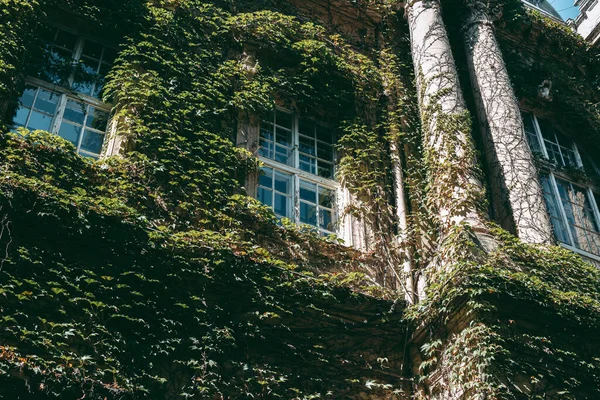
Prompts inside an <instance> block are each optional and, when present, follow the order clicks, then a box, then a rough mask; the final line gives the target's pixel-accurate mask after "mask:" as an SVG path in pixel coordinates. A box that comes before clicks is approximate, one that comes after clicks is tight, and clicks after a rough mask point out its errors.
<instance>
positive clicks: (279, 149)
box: [274, 145, 292, 165]
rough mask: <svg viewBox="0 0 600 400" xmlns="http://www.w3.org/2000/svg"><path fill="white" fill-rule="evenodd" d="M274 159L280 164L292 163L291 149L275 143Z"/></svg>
mask: <svg viewBox="0 0 600 400" xmlns="http://www.w3.org/2000/svg"><path fill="white" fill-rule="evenodd" d="M274 160H275V161H277V162H280V163H282V164H288V165H292V151H291V150H290V149H288V148H287V147H283V146H279V145H276V146H275V158H274Z"/></svg>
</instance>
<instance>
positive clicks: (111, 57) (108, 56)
mask: <svg viewBox="0 0 600 400" xmlns="http://www.w3.org/2000/svg"><path fill="white" fill-rule="evenodd" d="M115 58H117V51H116V50H115V49H111V48H110V47H105V48H104V54H103V55H102V62H103V63H106V64H108V65H112V64H114V63H115Z"/></svg>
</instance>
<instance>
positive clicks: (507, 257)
mask: <svg viewBox="0 0 600 400" xmlns="http://www.w3.org/2000/svg"><path fill="white" fill-rule="evenodd" d="M491 233H492V235H493V238H494V240H495V243H496V244H497V245H498V246H497V248H496V249H495V250H493V251H492V252H491V253H490V254H489V256H486V257H485V261H483V262H482V260H481V259H480V258H479V257H475V258H473V257H466V256H462V257H457V258H456V259H461V260H463V261H462V262H457V263H456V264H455V265H454V268H453V269H452V270H451V271H450V272H448V273H444V274H442V275H440V276H439V279H437V280H436V281H435V282H433V283H432V285H431V286H430V288H428V293H429V295H428V297H427V299H426V300H425V301H423V302H421V303H420V304H418V305H416V306H414V307H412V308H411V310H410V311H409V313H408V314H407V317H408V318H409V319H412V320H414V321H428V323H429V324H430V326H431V330H430V334H429V335H430V336H429V339H428V340H426V341H425V343H424V345H423V347H422V351H423V354H424V355H425V357H424V359H423V362H422V363H421V366H420V369H421V373H422V376H421V379H422V380H425V381H427V380H428V379H430V378H431V377H432V376H437V377H440V376H441V377H442V381H444V382H446V384H449V385H451V386H452V387H455V388H456V393H464V395H466V396H467V397H469V398H503V399H521V398H557V399H558V398H561V399H571V398H572V399H575V398H577V399H579V398H594V397H597V396H598V387H599V386H598V383H599V379H600V376H599V375H598V372H597V371H598V368H599V367H600V364H599V358H598V348H599V347H598V346H599V345H600V343H599V342H598V338H597V335H596V332H597V330H598V328H600V273H599V272H598V269H597V268H596V267H594V266H592V265H590V264H589V263H587V262H585V261H583V260H582V259H581V258H580V257H579V256H577V255H575V254H573V253H572V252H570V251H568V250H565V249H562V248H560V247H551V248H541V247H536V246H531V245H526V244H523V243H522V242H521V241H519V240H518V239H516V238H515V237H514V236H512V235H510V234H508V233H507V232H505V231H503V230H501V229H499V228H494V230H493V231H492V232H491ZM450 241H451V242H452V244H451V245H449V248H454V249H455V251H456V252H458V254H456V255H458V256H460V254H461V252H462V253H464V252H465V251H466V252H468V250H465V249H469V248H470V249H473V248H476V247H477V245H476V239H475V237H474V236H473V235H472V233H471V234H470V233H468V230H467V231H465V230H458V229H457V230H456V232H454V234H453V235H452V236H451V237H450ZM455 324H459V325H462V326H463V327H462V328H461V329H460V330H458V331H456V333H454V334H452V335H450V336H447V335H445V334H444V333H443V327H444V326H454V325H455ZM440 389H441V388H434V389H433V391H434V392H436V391H438V390H440ZM461 391H463V392H461Z"/></svg>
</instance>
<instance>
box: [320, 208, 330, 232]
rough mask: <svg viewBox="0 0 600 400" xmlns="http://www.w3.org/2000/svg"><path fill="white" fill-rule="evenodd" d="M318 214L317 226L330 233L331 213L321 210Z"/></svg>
mask: <svg viewBox="0 0 600 400" xmlns="http://www.w3.org/2000/svg"><path fill="white" fill-rule="evenodd" d="M319 213H320V215H319V217H320V218H319V226H320V227H321V228H322V229H327V230H330V231H331V230H333V224H332V222H333V218H332V216H331V211H329V210H323V209H321V210H320V212H319Z"/></svg>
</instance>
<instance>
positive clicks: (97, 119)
mask: <svg viewBox="0 0 600 400" xmlns="http://www.w3.org/2000/svg"><path fill="white" fill-rule="evenodd" d="M106 125H108V113H107V112H105V111H102V110H98V109H97V108H96V107H91V106H90V110H89V114H88V117H87V119H86V120H85V126H89V127H90V128H94V129H97V130H99V131H103V132H104V131H105V130H106Z"/></svg>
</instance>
